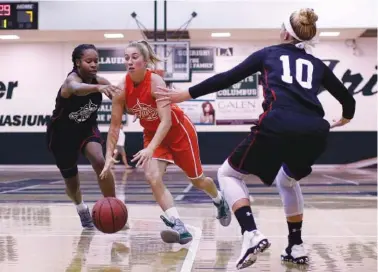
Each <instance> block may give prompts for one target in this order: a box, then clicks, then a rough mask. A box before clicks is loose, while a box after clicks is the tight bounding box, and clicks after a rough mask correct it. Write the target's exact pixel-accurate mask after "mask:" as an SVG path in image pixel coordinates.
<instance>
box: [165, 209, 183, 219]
mask: <svg viewBox="0 0 378 272" xmlns="http://www.w3.org/2000/svg"><path fill="white" fill-rule="evenodd" d="M165 215H166V216H167V217H168V219H170V218H171V217H174V218H176V219H178V218H180V216H179V214H178V211H177V209H176V208H175V207H172V208H169V209H167V210H166V211H165Z"/></svg>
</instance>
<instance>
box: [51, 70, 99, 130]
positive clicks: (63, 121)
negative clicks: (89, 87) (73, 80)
mask: <svg viewBox="0 0 378 272" xmlns="http://www.w3.org/2000/svg"><path fill="white" fill-rule="evenodd" d="M71 73H75V70H73V71H72V72H71ZM71 73H69V74H68V75H70V74H71ZM90 84H98V82H97V80H96V79H93V81H92V82H91V83H90ZM61 91H62V87H61V88H60V89H59V91H58V95H57V97H56V100H55V109H54V111H53V114H52V117H51V124H52V125H54V127H56V126H62V127H77V126H80V127H87V126H93V125H96V124H97V111H98V109H99V108H100V106H101V103H102V94H101V93H91V94H89V95H85V96H76V95H71V96H70V97H69V98H64V97H62V96H61V95H60V94H61Z"/></svg>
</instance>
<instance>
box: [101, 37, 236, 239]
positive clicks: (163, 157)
mask: <svg viewBox="0 0 378 272" xmlns="http://www.w3.org/2000/svg"><path fill="white" fill-rule="evenodd" d="M125 59H126V66H127V70H128V72H127V74H126V76H125V78H124V79H123V81H122V82H121V83H120V84H119V86H118V87H119V88H122V89H124V90H125V95H118V96H116V97H113V103H112V119H111V124H110V128H109V133H108V139H107V151H106V162H105V166H104V169H103V171H102V174H101V175H103V176H106V174H107V172H108V171H109V169H110V167H111V164H112V155H113V150H114V147H115V144H116V142H117V140H118V135H119V129H120V125H121V120H122V113H123V112H124V110H125V108H126V109H127V110H128V111H131V112H132V113H133V114H135V115H136V116H137V117H138V118H139V120H140V124H141V126H142V127H143V128H144V131H143V138H144V149H143V150H141V151H139V152H138V153H137V154H135V155H134V159H133V160H132V161H138V162H137V165H136V166H139V165H140V166H142V167H143V168H144V172H145V176H146V179H147V181H148V182H149V183H150V185H151V188H152V192H153V194H154V197H155V199H156V201H157V202H158V203H159V205H160V207H161V208H162V209H163V211H164V212H165V214H166V216H167V218H165V217H164V216H161V219H162V220H163V221H164V223H165V224H166V225H167V226H168V227H170V229H169V230H165V231H162V233H161V237H162V239H163V241H164V242H166V243H180V244H186V243H188V242H190V241H191V240H192V235H191V234H190V233H189V232H188V230H187V229H186V227H185V225H184V224H183V222H182V221H181V220H180V217H179V214H178V212H177V209H176V208H175V207H174V201H173V197H172V195H171V193H170V192H169V191H168V189H167V188H166V187H165V185H164V183H163V175H164V173H165V170H166V167H167V166H168V164H169V163H175V164H176V165H178V166H179V167H180V168H181V169H182V170H183V171H184V172H185V174H186V175H187V176H188V178H189V179H190V180H191V182H192V184H193V185H194V186H195V187H196V188H198V189H200V190H203V191H204V192H205V193H207V194H208V195H209V196H210V197H211V198H212V200H213V203H214V204H215V206H216V207H217V209H218V216H217V218H218V219H219V221H220V223H221V224H222V225H223V226H228V225H229V223H230V221H231V217H230V216H231V213H230V210H229V207H228V205H227V203H226V201H225V200H224V198H223V196H222V194H221V193H220V192H219V191H218V189H217V187H216V185H215V183H214V181H213V180H212V179H211V178H209V177H206V176H205V175H204V173H203V171H202V166H201V161H200V153H199V148H198V139H197V133H196V130H195V127H194V125H193V124H192V122H191V121H190V119H189V118H188V117H187V116H186V115H185V114H184V112H183V111H182V110H181V109H180V108H179V107H178V106H176V105H171V106H170V107H163V105H164V104H163V103H159V102H158V103H157V102H156V96H155V94H154V93H155V91H157V86H161V85H164V86H165V82H164V80H163V79H162V78H161V77H160V76H159V75H157V74H155V73H152V72H151V70H149V69H148V65H149V64H154V65H155V64H156V63H157V62H158V61H159V59H158V58H157V56H156V55H155V53H154V52H153V50H152V48H151V47H150V45H149V44H148V43H147V42H146V41H140V42H131V43H130V44H129V45H128V46H127V48H126V52H125Z"/></svg>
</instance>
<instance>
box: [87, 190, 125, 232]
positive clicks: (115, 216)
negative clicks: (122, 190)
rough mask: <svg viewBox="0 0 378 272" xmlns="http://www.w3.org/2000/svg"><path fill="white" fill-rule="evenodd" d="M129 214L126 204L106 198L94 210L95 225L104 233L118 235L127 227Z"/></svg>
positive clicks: (112, 198)
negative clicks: (117, 233) (118, 232)
mask: <svg viewBox="0 0 378 272" xmlns="http://www.w3.org/2000/svg"><path fill="white" fill-rule="evenodd" d="M127 218H128V212H127V208H126V206H125V204H124V203H123V202H122V201H121V200H119V199H118V198H115V197H105V198H103V199H100V200H98V201H97V202H96V204H95V205H94V207H93V209H92V219H93V223H94V225H95V226H96V228H97V229H98V230H99V231H102V232H103V233H116V232H117V231H120V230H121V229H123V227H124V226H125V225H126V222H127Z"/></svg>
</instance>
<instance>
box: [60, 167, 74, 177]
mask: <svg viewBox="0 0 378 272" xmlns="http://www.w3.org/2000/svg"><path fill="white" fill-rule="evenodd" d="M59 170H60V173H61V174H62V176H63V178H64V179H69V178H73V177H76V175H77V173H78V169H77V165H75V166H74V167H71V168H64V169H61V168H60V169H59Z"/></svg>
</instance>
